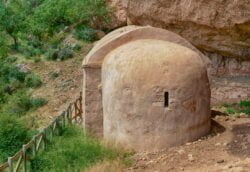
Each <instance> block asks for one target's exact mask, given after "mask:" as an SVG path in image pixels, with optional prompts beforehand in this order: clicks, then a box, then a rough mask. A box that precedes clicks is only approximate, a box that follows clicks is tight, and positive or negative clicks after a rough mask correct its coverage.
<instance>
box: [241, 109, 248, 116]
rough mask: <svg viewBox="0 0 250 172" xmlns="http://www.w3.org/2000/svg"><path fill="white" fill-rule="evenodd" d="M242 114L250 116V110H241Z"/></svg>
mask: <svg viewBox="0 0 250 172" xmlns="http://www.w3.org/2000/svg"><path fill="white" fill-rule="evenodd" d="M240 112H242V113H245V114H247V115H250V109H244V110H241V111H240Z"/></svg>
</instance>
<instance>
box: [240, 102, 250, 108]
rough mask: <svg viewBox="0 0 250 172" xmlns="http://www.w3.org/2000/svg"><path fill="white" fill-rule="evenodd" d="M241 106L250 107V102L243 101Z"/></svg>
mask: <svg viewBox="0 0 250 172" xmlns="http://www.w3.org/2000/svg"><path fill="white" fill-rule="evenodd" d="M240 106H241V107H250V101H241V102H240Z"/></svg>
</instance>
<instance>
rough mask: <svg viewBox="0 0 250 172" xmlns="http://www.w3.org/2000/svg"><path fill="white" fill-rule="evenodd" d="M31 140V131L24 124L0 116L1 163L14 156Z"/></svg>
mask: <svg viewBox="0 0 250 172" xmlns="http://www.w3.org/2000/svg"><path fill="white" fill-rule="evenodd" d="M29 138H30V134H29V129H28V128H26V127H25V126H24V124H22V123H21V122H19V121H18V120H16V119H15V118H11V117H9V116H5V115H1V114H0V162H3V161H5V160H6V158H7V157H8V156H13V155H14V154H15V153H16V152H17V151H18V150H20V149H21V148H22V145H23V144H24V143H26V142H27V141H28V139H29Z"/></svg>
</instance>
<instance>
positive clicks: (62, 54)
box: [58, 47, 74, 61]
mask: <svg viewBox="0 0 250 172" xmlns="http://www.w3.org/2000/svg"><path fill="white" fill-rule="evenodd" d="M73 56H74V51H73V50H71V48H69V47H64V48H62V49H60V50H59V53H58V59H59V60H61V61H63V60H66V59H69V58H72V57H73Z"/></svg>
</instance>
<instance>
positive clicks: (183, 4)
mask: <svg viewBox="0 0 250 172" xmlns="http://www.w3.org/2000/svg"><path fill="white" fill-rule="evenodd" d="M109 1H112V2H113V3H112V4H113V7H115V9H116V10H115V12H116V16H118V17H117V20H118V21H122V22H121V23H120V24H125V22H124V21H125V18H126V20H127V24H129V25H130V24H134V25H151V26H155V27H160V28H164V29H167V30H170V31H173V32H175V33H177V34H179V35H181V36H182V37H184V38H186V39H187V40H188V41H190V42H191V43H192V44H193V45H194V46H195V47H196V48H198V49H199V50H201V51H202V52H203V53H204V54H206V55H207V56H208V57H209V58H210V59H211V61H212V68H211V69H210V70H211V71H210V75H211V76H212V77H213V80H216V82H215V81H213V82H212V96H213V97H215V99H217V100H222V98H221V94H223V95H224V96H223V98H226V99H224V101H239V100H242V99H243V98H244V99H249V98H250V96H249V95H250V92H249V89H250V86H249V84H248V81H247V84H245V81H244V83H243V85H244V88H243V87H242V86H241V84H242V82H239V81H238V80H237V77H239V78H242V77H245V78H246V79H245V80H250V1H249V0H213V1H208V0H168V1H166V0H146V1H145V0H109ZM121 9H122V14H123V17H122V18H121V17H119V16H120V15H119V14H120V13H121ZM121 19H122V20H121ZM218 77H219V78H218ZM220 77H222V79H221V78H220ZM230 77H233V78H236V79H233V80H230ZM225 80H226V81H227V82H228V83H230V84H229V85H230V89H229V88H228V85H226V84H224V83H225V82H224V81H225ZM222 81H223V82H222ZM221 82H222V83H221ZM245 85H246V87H245ZM222 90H223V91H222ZM239 90H241V91H240V92H244V95H239V96H238V99H235V96H233V98H232V99H231V98H230V97H231V96H229V95H230V94H235V95H236V94H237V93H238V92H239ZM215 99H214V100H215ZM215 102H216V103H221V102H220V101H215Z"/></svg>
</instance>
